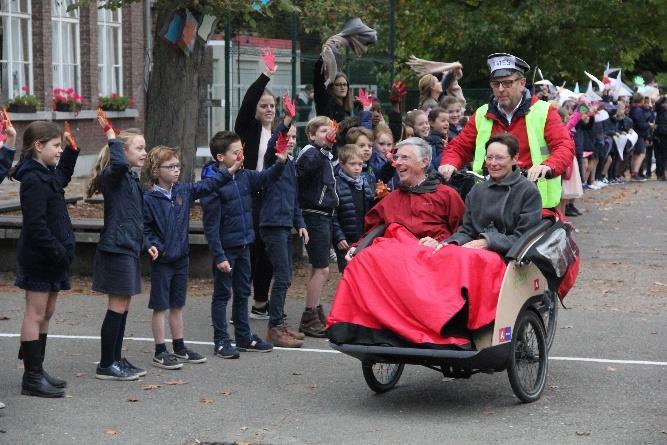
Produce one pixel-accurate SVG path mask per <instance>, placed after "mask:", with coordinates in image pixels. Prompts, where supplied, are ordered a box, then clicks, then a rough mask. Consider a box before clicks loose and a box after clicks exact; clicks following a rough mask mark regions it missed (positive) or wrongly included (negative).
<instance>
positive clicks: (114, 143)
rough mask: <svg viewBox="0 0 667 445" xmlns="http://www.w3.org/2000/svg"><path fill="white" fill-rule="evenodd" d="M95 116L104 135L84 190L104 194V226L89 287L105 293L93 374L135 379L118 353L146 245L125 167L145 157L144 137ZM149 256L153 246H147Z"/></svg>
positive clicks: (132, 177)
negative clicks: (117, 129) (97, 360)
mask: <svg viewBox="0 0 667 445" xmlns="http://www.w3.org/2000/svg"><path fill="white" fill-rule="evenodd" d="M101 114H102V115H101V116H100V117H98V121H99V123H100V126H102V128H103V131H104V134H105V136H106V138H107V140H108V145H107V146H105V147H104V148H103V149H102V151H101V152H100V155H99V156H98V159H97V163H96V165H95V167H94V168H93V176H92V177H91V180H90V183H89V185H88V190H87V195H88V196H89V197H90V196H92V195H93V194H95V193H98V192H102V195H103V196H104V229H103V230H102V233H101V234H100V241H99V243H98V244H97V250H96V252H95V263H94V266H93V290H94V291H97V292H101V293H105V294H107V295H108V308H107V312H106V316H105V317H104V322H103V323H102V328H101V333H100V334H101V335H100V336H101V358H100V363H99V365H98V366H97V371H96V374H95V377H96V378H98V379H102V380H136V379H138V378H139V377H140V376H142V375H145V374H146V371H145V370H143V369H141V368H137V367H136V366H134V365H132V364H131V363H130V362H129V361H128V360H127V359H126V358H123V357H122V352H121V351H122V347H123V336H124V334H125V324H126V322H127V313H128V309H129V307H130V298H131V296H132V295H135V294H138V293H140V292H141V270H140V267H139V255H140V253H141V252H146V251H148V247H149V246H147V245H146V244H145V243H144V240H143V214H142V208H143V202H142V197H143V192H142V189H141V186H140V184H139V177H138V176H137V174H136V173H135V172H133V171H132V170H131V169H132V167H141V166H143V165H144V161H145V159H146V141H145V140H144V137H143V136H142V135H141V134H140V133H139V132H138V131H136V130H128V131H125V132H121V133H120V134H119V135H118V137H117V136H116V132H115V131H114V129H113V128H112V127H111V125H110V124H109V123H108V121H107V120H106V117H104V115H103V112H101ZM150 254H151V256H152V257H153V258H156V257H157V252H155V251H151V252H150Z"/></svg>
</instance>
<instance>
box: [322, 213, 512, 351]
mask: <svg viewBox="0 0 667 445" xmlns="http://www.w3.org/2000/svg"><path fill="white" fill-rule="evenodd" d="M505 267H506V266H505V263H504V262H503V259H502V257H501V256H500V255H498V254H497V253H494V252H490V251H488V250H483V249H469V248H464V247H458V246H455V245H448V246H445V247H443V248H442V249H440V250H439V251H438V252H437V253H435V254H434V253H433V248H430V247H424V246H420V245H419V244H418V240H417V238H415V236H414V235H412V234H411V233H410V232H408V231H407V230H406V229H405V228H403V227H402V226H399V225H396V224H393V225H390V226H389V227H388V228H387V231H386V233H385V235H384V236H383V237H380V238H377V239H376V240H375V241H374V242H373V244H372V246H370V247H368V248H366V249H365V250H363V251H362V252H360V253H359V255H357V256H356V257H355V259H354V260H353V261H352V262H350V263H349V264H348V266H347V268H346V269H345V273H344V274H343V277H342V279H341V281H340V283H339V285H338V289H337V291H336V295H335V297H334V302H333V306H332V308H331V313H330V315H329V318H328V320H327V328H330V327H332V326H333V325H336V324H337V323H344V324H352V325H358V326H362V327H364V328H369V329H385V330H389V331H391V332H393V333H395V334H397V335H399V336H400V337H401V338H403V339H405V340H407V341H409V342H412V343H427V344H437V345H452V344H453V345H464V344H466V343H469V339H468V338H465V337H443V336H442V335H441V331H442V329H443V327H445V326H446V325H447V323H448V322H449V321H450V320H451V319H452V318H453V317H454V316H455V315H457V313H458V312H459V311H461V309H463V308H464V306H465V303H466V300H465V298H464V296H463V294H464V293H465V295H466V298H467V300H468V319H467V328H468V329H469V330H475V329H479V328H481V327H483V326H485V325H487V324H489V323H491V322H492V321H493V320H494V319H495V315H496V305H497V303H498V295H499V293H500V286H501V283H502V280H503V276H504V274H505ZM330 332H331V330H330ZM332 340H333V341H335V340H336V339H335V338H332Z"/></svg>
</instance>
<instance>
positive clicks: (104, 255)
mask: <svg viewBox="0 0 667 445" xmlns="http://www.w3.org/2000/svg"><path fill="white" fill-rule="evenodd" d="M93 290H94V291H95V292H101V293H104V294H109V295H114V296H118V297H131V296H132V295H136V294H140V293H141V290H142V283H141V268H140V265H139V258H135V257H133V256H131V255H125V254H122V253H109V252H102V251H100V250H98V251H97V252H95V264H94V265H93Z"/></svg>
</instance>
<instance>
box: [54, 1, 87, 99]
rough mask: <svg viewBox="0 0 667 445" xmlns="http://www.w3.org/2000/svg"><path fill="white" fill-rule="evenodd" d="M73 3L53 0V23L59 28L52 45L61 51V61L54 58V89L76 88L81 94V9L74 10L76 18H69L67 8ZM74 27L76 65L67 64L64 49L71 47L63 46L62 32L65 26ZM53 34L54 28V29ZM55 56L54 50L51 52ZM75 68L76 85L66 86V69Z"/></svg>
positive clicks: (69, 35)
mask: <svg viewBox="0 0 667 445" xmlns="http://www.w3.org/2000/svg"><path fill="white" fill-rule="evenodd" d="M70 3H73V0H51V22H52V24H54V25H55V26H56V28H57V32H56V33H55V35H53V39H52V41H51V45H53V47H54V48H55V46H56V45H57V46H58V48H59V49H60V60H55V58H52V67H53V88H54V89H56V88H65V89H67V88H74V90H75V91H76V92H77V93H79V94H82V93H81V27H80V24H79V9H75V10H74V15H75V17H69V16H68V15H67V6H68V5H69V4H70ZM66 24H67V26H74V29H75V30H76V32H75V42H74V51H75V58H74V60H75V63H73V64H72V63H69V62H65V60H66V58H65V57H64V56H63V49H66V48H69V45H67V46H65V45H63V40H62V34H63V33H62V31H63V26H64V25H66ZM52 33H53V28H52ZM70 37H71V34H70V33H67V38H68V40H69V38H70ZM51 55H52V56H53V50H52V51H51ZM70 66H74V67H75V71H74V76H75V79H74V83H75V85H64V79H63V74H64V68H65V67H70ZM56 67H59V68H60V69H59V70H58V71H57V73H58V75H57V76H56ZM56 77H58V78H56Z"/></svg>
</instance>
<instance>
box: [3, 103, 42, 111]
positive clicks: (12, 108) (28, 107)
mask: <svg viewBox="0 0 667 445" xmlns="http://www.w3.org/2000/svg"><path fill="white" fill-rule="evenodd" d="M7 111H9V112H10V113H36V112H37V107H35V106H33V105H19V104H9V107H8V108H7Z"/></svg>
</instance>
